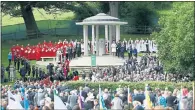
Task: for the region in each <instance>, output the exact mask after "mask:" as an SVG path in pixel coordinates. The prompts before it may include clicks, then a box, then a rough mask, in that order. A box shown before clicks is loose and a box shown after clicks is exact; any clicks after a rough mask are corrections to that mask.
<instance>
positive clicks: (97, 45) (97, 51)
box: [96, 25, 99, 56]
mask: <svg viewBox="0 0 195 110" xmlns="http://www.w3.org/2000/svg"><path fill="white" fill-rule="evenodd" d="M96 55H97V56H98V55H99V26H98V25H97V26H96Z"/></svg>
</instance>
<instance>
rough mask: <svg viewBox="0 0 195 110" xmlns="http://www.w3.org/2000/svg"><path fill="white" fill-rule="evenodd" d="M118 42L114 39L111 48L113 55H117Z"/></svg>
mask: <svg viewBox="0 0 195 110" xmlns="http://www.w3.org/2000/svg"><path fill="white" fill-rule="evenodd" d="M116 46H117V45H116V43H115V42H114V41H113V42H112V45H111V48H112V55H113V56H115V55H116Z"/></svg>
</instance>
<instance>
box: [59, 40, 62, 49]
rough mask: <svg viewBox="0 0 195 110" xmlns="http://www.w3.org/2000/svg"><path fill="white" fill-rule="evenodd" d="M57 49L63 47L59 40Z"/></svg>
mask: <svg viewBox="0 0 195 110" xmlns="http://www.w3.org/2000/svg"><path fill="white" fill-rule="evenodd" d="M58 46H59V47H58V48H61V47H62V46H63V43H62V41H61V40H59V42H58Z"/></svg>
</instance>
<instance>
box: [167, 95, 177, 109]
mask: <svg viewBox="0 0 195 110" xmlns="http://www.w3.org/2000/svg"><path fill="white" fill-rule="evenodd" d="M176 98H177V97H176V96H168V97H167V98H166V100H167V106H168V107H172V108H173V107H174V106H175V104H174V101H175V100H176Z"/></svg>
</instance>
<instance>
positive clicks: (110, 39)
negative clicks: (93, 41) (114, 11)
mask: <svg viewBox="0 0 195 110" xmlns="http://www.w3.org/2000/svg"><path fill="white" fill-rule="evenodd" d="M108 29H109V31H108V32H109V42H110V45H109V51H110V53H112V49H111V45H112V37H113V36H112V35H113V33H112V26H109V28H108Z"/></svg>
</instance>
